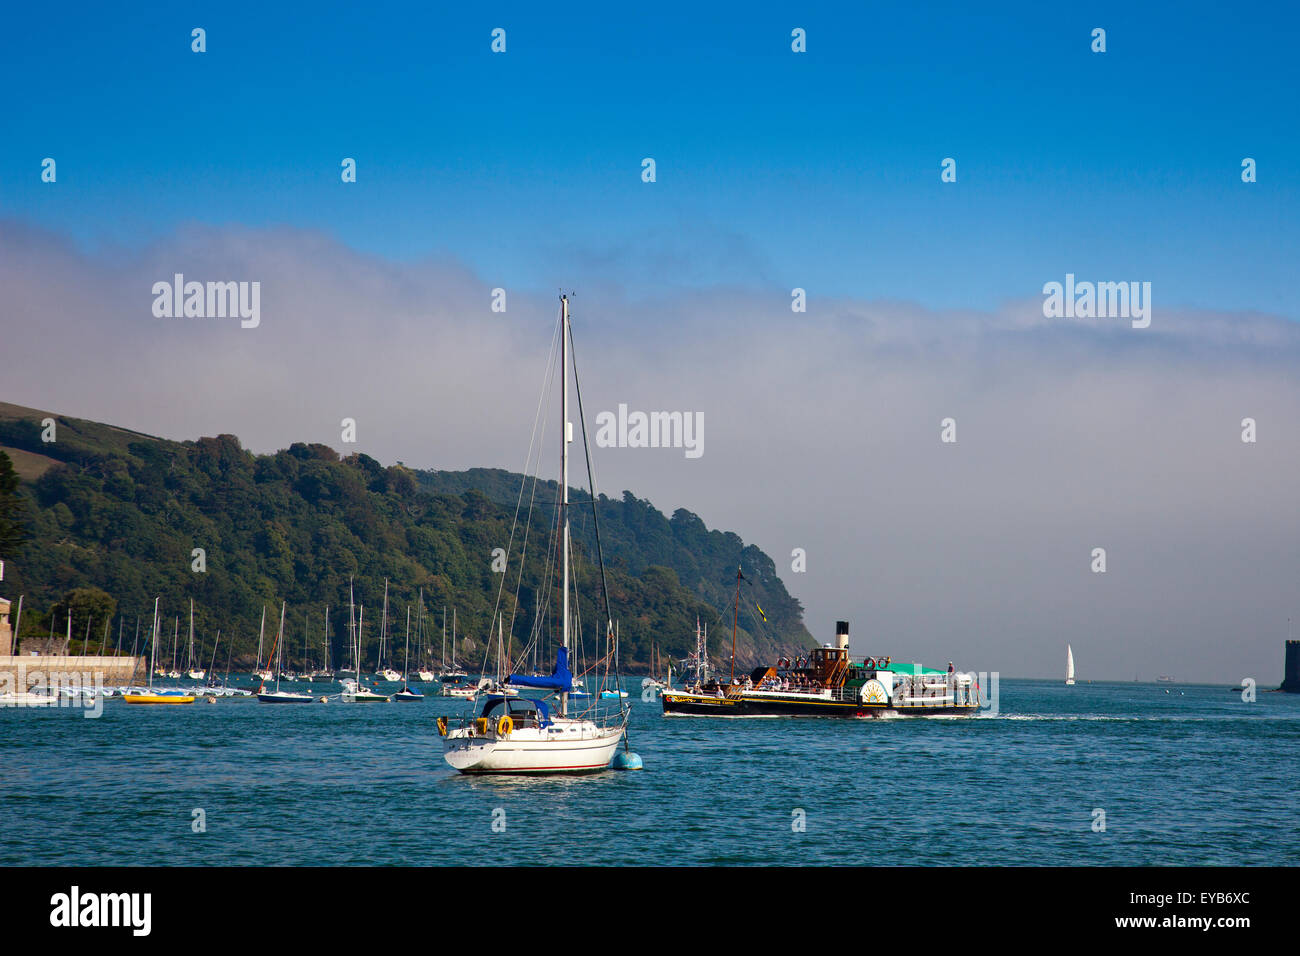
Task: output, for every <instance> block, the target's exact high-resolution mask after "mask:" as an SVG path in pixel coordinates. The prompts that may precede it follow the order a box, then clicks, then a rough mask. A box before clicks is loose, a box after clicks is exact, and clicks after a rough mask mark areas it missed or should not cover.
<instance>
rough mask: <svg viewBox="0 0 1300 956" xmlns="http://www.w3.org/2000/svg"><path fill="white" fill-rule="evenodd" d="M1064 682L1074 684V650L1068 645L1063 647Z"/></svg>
mask: <svg viewBox="0 0 1300 956" xmlns="http://www.w3.org/2000/svg"><path fill="white" fill-rule="evenodd" d="M1065 682H1066V683H1067V684H1073V683H1074V650H1073V649H1072V648H1071V647H1070V645H1069V644H1066V645H1065Z"/></svg>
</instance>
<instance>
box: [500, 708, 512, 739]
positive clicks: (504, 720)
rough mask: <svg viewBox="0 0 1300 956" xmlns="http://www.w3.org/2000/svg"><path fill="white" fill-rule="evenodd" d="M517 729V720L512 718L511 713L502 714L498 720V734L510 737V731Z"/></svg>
mask: <svg viewBox="0 0 1300 956" xmlns="http://www.w3.org/2000/svg"><path fill="white" fill-rule="evenodd" d="M514 729H515V722H514V721H513V720H511V719H510V715H509V714H502V715H501V719H500V720H498V721H497V736H498V737H509V736H510V731H512V730H514Z"/></svg>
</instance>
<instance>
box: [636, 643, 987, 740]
mask: <svg viewBox="0 0 1300 956" xmlns="http://www.w3.org/2000/svg"><path fill="white" fill-rule="evenodd" d="M662 700H663V707H664V714H665V715H666V716H682V715H693V716H708V717H885V716H941V715H946V716H961V717H969V716H973V715H975V714H977V713H978V712H979V709H980V691H979V683H978V681H977V680H976V679H975V677H974V676H973V675H971V674H962V673H958V672H956V671H955V670H953V669H952V665H951V664H949V665H948V670H937V669H934V668H929V667H922V666H921V665H920V664H910V663H909V664H898V663H894V662H893V661H892V660H891V659H890V658H888V657H884V658H879V659H877V658H871V657H868V658H866V659H865V660H863V661H861V662H860V663H854V662H853V661H852V660H850V658H849V624H848V622H847V621H840V622H838V623H837V625H836V628H835V643H834V644H826V645H823V646H822V647H817V648H814V649H813V650H812V653H811V654H809V655H808V656H807V657H806V658H805V657H800V658H795V659H788V658H782V659H781V660H779V661H777V662H776V664H774V665H772V666H770V667H757V668H755V669H754V670H753V671H752V672H750V674H748V675H747V676H745V677H742V678H739V679H738V678H736V676H735V673H734V663H733V673H732V676H731V677H730V678H729V679H728V680H725V681H724V680H720V679H717V678H712V677H710V678H708V679H703V677H702V676H697V678H696V680H695V681H693V682H692V683H691V684H690V685H689V686H688V687H687V688H686V689H684V690H676V689H672V688H668V689H665V690H664V692H663V697H662Z"/></svg>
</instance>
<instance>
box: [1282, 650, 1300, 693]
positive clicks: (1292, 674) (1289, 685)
mask: <svg viewBox="0 0 1300 956" xmlns="http://www.w3.org/2000/svg"><path fill="white" fill-rule="evenodd" d="M1281 689H1282V690H1284V691H1286V692H1287V693H1288V694H1300V641H1287V642H1286V677H1285V678H1284V679H1283V681H1282V688H1281Z"/></svg>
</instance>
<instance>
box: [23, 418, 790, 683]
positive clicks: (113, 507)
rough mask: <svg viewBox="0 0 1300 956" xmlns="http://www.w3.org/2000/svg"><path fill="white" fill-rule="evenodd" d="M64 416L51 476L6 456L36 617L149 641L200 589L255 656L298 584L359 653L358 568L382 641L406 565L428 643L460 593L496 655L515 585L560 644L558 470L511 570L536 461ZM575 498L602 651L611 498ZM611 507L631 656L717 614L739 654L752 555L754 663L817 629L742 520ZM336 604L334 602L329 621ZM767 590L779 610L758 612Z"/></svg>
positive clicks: (294, 598)
mask: <svg viewBox="0 0 1300 956" xmlns="http://www.w3.org/2000/svg"><path fill="white" fill-rule="evenodd" d="M19 424H21V423H15V422H13V421H10V422H7V423H3V422H0V425H5V426H6V429H7V430H5V431H4V435H5V436H8V438H9V440H10V441H11V444H12V445H16V444H17V443H18V442H19V441H22V442H27V443H32V442H36V441H39V437H38V436H33V435H32V434H31V433H30V432H31V429H30V428H23V427H18V425H19ZM59 427H60V429H61V431H60V440H59V442H58V445H59V446H64V436H65V434H66V435H67V436H68V443H67V446H66V447H60V449H59V450H58V454H57V455H54V454H51V455H49V456H48V457H55V458H56V459H57V460H58V461H59V462H60V463H59V464H56V465H54V466H53V467H51V468H49V469H48V470H47V471H46V472H45V473H44V474H43V475H42V476H41V477H40V478H39V479H38V480H37V481H35V482H34V483H31V484H26V485H23V486H21V487H19V486H18V482H17V479H16V476H14V477H11V478H9V479H8V481H7V483H6V481H5V477H4V476H6V475H12V467H9V468H8V469H6V464H7V458H5V457H4V456H3V455H0V517H3V516H5V515H21V514H24V513H26V514H28V515H29V516H30V518H29V524H30V534H31V537H32V539H33V540H32V543H33V544H34V545H37V546H33V547H28V548H26V549H25V552H24V554H23V558H22V561H21V562H20V567H19V575H18V577H17V583H18V586H19V587H21V589H22V593H25V594H26V597H27V604H26V607H27V608H30V609H31V610H30V612H28V611H25V612H24V614H25V615H27V614H29V613H30V615H31V616H30V618H29V620H31V621H32V622H33V627H34V628H35V627H37V626H40V627H48V626H50V625H51V624H53V625H54V626H56V627H57V628H58V630H59V631H60V632H61V631H62V630H63V629H64V628H65V627H66V625H65V623H64V622H65V621H66V619H67V617H66V614H67V612H68V611H69V610H70V611H71V613H72V616H73V621H74V638H75V639H77V640H79V639H80V637H81V636H82V634H83V633H84V628H85V621H86V619H87V618H88V617H90V618H92V619H94V620H101V619H103V618H104V616H105V615H112V614H114V613H116V609H120V610H121V612H122V614H123V615H124V616H125V617H126V618H127V621H128V626H127V630H128V637H127V643H128V645H129V643H130V641H131V636H130V630H131V625H132V624H133V623H134V621H135V619H136V618H137V617H139V618H140V619H142V620H143V621H144V627H145V629H146V630H147V628H148V623H149V621H150V620H151V619H152V614H153V602H154V598H155V597H159V598H160V599H161V608H162V612H163V616H164V618H171V617H174V616H175V615H182V616H184V615H186V614H187V613H188V605H189V601H190V599H191V598H192V599H193V600H194V601H195V619H196V620H195V623H196V632H197V636H198V638H199V641H200V643H201V644H203V645H206V646H207V647H208V648H210V647H211V646H212V641H213V639H214V638H215V632H216V629H217V628H218V627H219V628H221V631H222V646H223V647H224V646H226V641H228V640H230V641H233V642H234V647H235V652H236V654H237V655H241V654H244V655H249V656H251V654H252V653H253V652H254V651H255V648H256V644H257V637H258V625H259V622H260V619H261V613H262V608H263V607H264V606H265V607H266V608H267V612H268V613H267V619H268V635H267V640H268V642H269V640H270V637H271V631H270V628H271V623H272V622H273V623H277V624H278V608H279V605H280V603H281V601H284V602H287V605H288V611H287V615H288V623H287V627H288V633H289V634H291V635H294V638H293V639H292V640H291V641H290V642H289V643H288V644H287V647H288V648H289V649H291V650H292V651H293V652H294V653H301V648H302V646H303V635H304V632H306V633H308V634H310V635H312V637H311V640H310V642H309V647H311V648H314V650H313V651H312V653H317V654H318V653H319V652H320V645H321V642H322V641H328V642H329V644H330V648H331V649H330V654H331V657H332V658H333V660H335V661H336V662H337V661H340V660H343V659H345V658H346V655H347V652H346V648H347V646H348V643H347V639H346V634H347V600H348V593H349V582H351V586H352V590H353V593H355V595H356V599H357V602H358V603H359V604H362V603H363V604H365V605H366V635H367V640H368V642H369V643H368V647H370V648H374V647H375V646H376V644H377V641H378V624H379V614H380V604H381V602H382V600H383V592H384V582H385V580H387V581H388V584H389V601H390V618H391V619H392V620H393V621H397V620H402V621H404V614H405V607H406V606H407V605H411V606H413V607H414V605H415V602H416V600H417V596H418V594H419V593H420V589H421V588H423V591H424V598H425V606H426V615H425V622H426V628H425V632H424V633H425V638H426V640H425V645H426V647H432V648H433V649H434V652H435V654H436V653H438V652H439V645H440V643H441V624H442V609H443V607H444V606H445V607H447V609H448V615H449V616H450V609H451V608H452V607H454V608H455V609H456V611H457V615H456V619H457V626H458V631H457V636H458V637H459V638H461V639H462V642H463V641H464V640H465V639H468V640H469V641H470V642H471V645H472V646H473V647H474V648H476V649H479V651H480V653H481V649H482V648H484V647H485V646H487V642H486V641H485V640H484V638H485V637H486V636H487V635H488V634H489V633H490V630H491V626H492V621H493V616H494V611H495V610H496V608H497V606H498V603H497V602H498V595H500V607H501V608H503V609H504V611H505V614H506V618H505V619H506V620H507V622H509V621H510V620H511V619H512V617H513V619H514V621H515V626H514V629H513V634H514V637H513V638H512V640H511V646H510V648H509V653H510V654H511V655H512V656H514V657H517V656H518V655H519V654H521V653H523V652H524V651H525V650H527V649H528V648H526V644H527V642H528V640H529V635H530V634H531V635H534V636H535V645H536V647H535V651H536V653H537V656H538V657H539V659H540V658H542V657H544V656H549V654H551V653H552V652H553V649H554V645H555V641H556V630H557V627H556V625H557V621H556V620H555V615H554V613H553V612H548V610H547V603H548V601H547V599H549V598H553V597H554V596H555V592H556V588H555V585H554V581H553V579H552V578H551V577H549V576H548V573H549V572H548V562H547V559H548V558H550V557H552V556H553V555H554V553H555V548H554V526H555V515H556V507H555V502H556V500H557V498H558V494H557V492H558V487H557V485H556V483H555V482H539V483H538V485H537V488H536V494H535V496H533V500H535V501H536V502H537V504H536V506H535V508H534V510H533V511H532V513H531V514H523V515H521V516H520V521H521V522H526V523H527V532H528V542H529V544H528V547H529V551H528V561H527V563H526V567H525V568H524V572H523V574H522V576H521V575H520V568H519V557H518V551H519V547H520V545H521V544H522V542H523V539H524V534H523V531H524V529H523V528H522V527H520V528H516V529H515V530H516V537H515V542H514V544H515V549H514V553H513V554H512V555H511V557H510V563H509V566H508V568H507V571H506V574H505V580H504V582H503V580H502V575H501V574H500V573H498V572H497V571H496V570H495V569H494V568H493V564H492V562H493V554H494V550H495V549H498V548H505V547H506V546H507V544H508V543H509V541H510V535H511V528H512V523H513V520H514V517H515V503H516V501H517V500H518V495H519V487H520V485H519V483H520V481H521V480H522V479H521V476H519V475H512V474H509V473H507V472H503V471H494V470H487V469H476V470H473V471H469V472H420V471H416V470H413V469H410V468H407V467H406V466H404V465H400V464H398V465H392V466H388V467H385V466H383V465H381V464H380V463H379V462H377V461H375V460H374V459H373V458H370V457H369V456H367V455H364V454H352V455H349V456H347V457H346V458H341V457H340V456H339V455H338V454H337V453H336V452H335V451H334V450H333V449H331V448H329V447H327V446H324V445H318V444H310V445H309V444H303V443H296V444H294V445H292V446H291V447H290V448H289V449H287V450H284V451H280V452H277V453H276V454H274V455H253V454H251V453H250V452H247V451H246V450H244V449H243V448H242V447H241V446H240V443H239V441H238V439H236V438H235V437H234V436H231V435H220V436H217V437H216V438H203V439H200V440H198V441H195V442H182V443H178V442H168V441H163V440H161V439H148V438H147V436H139V435H135V434H134V433H131V434H130V435H129V438H123V437H122V433H121V432H120V430H117V429H109V428H108V427H107V426H99V425H95V424H94V423H90V422H82V421H80V420H67V421H66V422H65V420H62V419H61V420H60V426H59ZM37 447H39V446H37ZM6 488H7V489H8V491H7V495H8V497H7V498H5V497H3V496H4V495H5V494H6V491H5V489H6ZM572 497H573V500H574V504H573V506H572V508H571V511H570V517H571V519H572V522H573V526H574V538H575V549H574V550H575V564H576V565H577V568H578V577H579V584H580V593H581V597H580V599H579V601H578V605H577V613H578V615H579V616H580V618H581V622H582V629H581V632H580V634H579V641H580V643H582V644H583V645H584V647H585V648H586V650H587V652H588V657H589V658H590V657H591V656H593V655H594V653H595V650H596V647H595V645H596V641H597V638H598V637H599V636H600V635H601V633H602V630H603V629H602V626H601V622H602V621H603V619H604V613H603V612H604V608H603V600H602V599H601V598H600V594H599V582H600V576H599V574H598V573H597V568H596V566H595V555H596V548H595V535H594V525H593V522H592V520H591V504H590V502H589V500H588V499H587V498H586V495H585V493H584V492H582V491H580V490H575V491H574V492H573V494H572ZM526 500H527V499H526ZM4 501H8V502H9V504H8V511H5V510H3V507H4V505H3V502H4ZM597 506H598V508H599V509H600V514H601V519H600V520H601V538H602V543H603V544H604V548H605V555H606V560H607V568H608V574H607V579H608V582H609V590H610V599H611V604H612V608H613V614H614V617H615V618H616V619H617V620H618V621H619V622H620V636H621V639H622V642H621V643H622V646H621V650H620V658H621V661H622V663H623V665H624V666H625V667H629V668H640V667H644V666H645V665H646V664H647V663H648V662H649V660H650V656H651V649H652V647H653V646H655V645H657V647H658V650H659V652H660V654H661V655H665V656H683V655H685V654H686V653H687V652H688V651H689V650H691V649H692V648H693V646H694V640H695V622H696V620H697V619H699V620H700V621H701V622H702V623H706V624H709V625H710V628H711V630H710V636H711V637H712V638H713V641H712V644H713V647H712V650H713V653H714V656H715V657H721V656H723V653H724V652H725V653H726V654H729V653H730V645H731V624H732V614H731V612H730V611H729V610H727V607H728V605H729V603H730V602H731V600H732V598H733V596H734V584H735V569H736V567H737V565H743V566H744V567H745V569H746V576H747V577H752V578H753V582H754V583H753V586H752V588H749V589H746V591H745V592H744V594H743V595H742V603H741V613H740V628H739V633H738V635H737V648H738V657H740V658H742V662H744V663H748V662H749V661H751V660H754V659H770V658H771V657H773V656H775V654H776V653H777V652H778V651H780V650H783V649H794V648H799V647H806V646H808V645H809V644H810V643H811V638H810V636H809V635H808V632H807V630H806V629H805V628H804V626H803V622H802V608H801V607H800V605H799V602H798V601H796V600H795V599H794V598H792V597H791V596H790V595H789V594H788V593H787V592H786V590H785V587H784V586H783V585H782V584H781V581H780V580H779V578H778V577H777V576H776V571H775V566H774V565H773V563H772V561H771V559H770V558H768V557H767V556H766V555H765V554H763V553H762V552H761V551H760V550H758V549H757V548H754V547H752V546H750V547H746V546H745V544H744V542H743V541H742V540H741V539H740V538H739V537H738V536H737V535H734V534H730V533H723V532H719V531H710V530H708V529H707V528H706V527H705V525H704V523H703V522H702V521H701V520H700V519H699V518H698V517H697V516H695V515H693V514H691V513H690V512H688V511H683V510H679V511H678V512H676V513H675V514H674V515H673V516H672V518H671V520H670V519H669V518H667V517H665V516H664V515H663V513H661V512H660V511H658V510H657V509H655V508H654V507H653V506H652V505H651V504H650V503H649V502H648V501H644V500H641V499H638V498H636V497H635V496H634V495H631V494H630V493H627V494H624V495H623V496H622V497H621V499H610V498H606V497H605V496H601V497H600V499H599V501H598V504H597ZM10 520H11V521H12V520H14V518H12V517H11V518H10ZM0 547H3V545H0ZM199 549H201V552H202V555H203V561H202V567H201V568H200V567H197V566H196V558H195V554H196V552H197V551H198V550H199ZM0 553H2V552H0ZM550 567H552V568H553V565H551V566H550ZM751 572H752V574H751ZM86 588H95V589H98V596H93V595H90V594H88V593H86V592H84V591H81V590H79V589H86ZM516 592H517V595H518V596H517V597H516ZM60 595H62V598H61V599H59V596H60ZM113 601H116V608H113V609H110V605H111V604H112V602H113ZM552 603H553V602H552ZM326 604H328V605H330V606H331V609H332V610H331V614H330V626H329V633H328V634H327V633H326V632H325V625H324V613H323V612H324V608H323V605H326ZM758 604H761V605H762V607H763V609H764V612H765V613H766V615H767V621H762V620H761V619H760V616H759V615H757V614H756V613H755V610H754V608H755V605H758ZM51 612H53V613H52V614H51ZM724 612H725V614H724ZM435 621H436V626H435V623H434V622H435ZM724 622H725V626H724ZM95 626H96V627H99V628H102V624H97V625H95ZM78 627H80V629H81V630H80V631H78ZM392 630H393V631H394V633H396V630H397V629H396V628H393V629H392ZM24 631H25V632H27V627H26V625H24ZM28 633H30V632H28ZM96 636H97V635H96ZM400 643H401V642H400V638H399V639H398V641H397V643H396V644H390V646H398V645H400ZM461 646H462V647H464V646H465V645H464V643H462V645H461ZM373 653H374V651H373V650H368V651H367V654H370V655H372V654H373ZM237 659H238V658H237ZM371 662H373V657H372V658H371ZM469 663H477V662H476V661H470V662H469Z"/></svg>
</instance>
